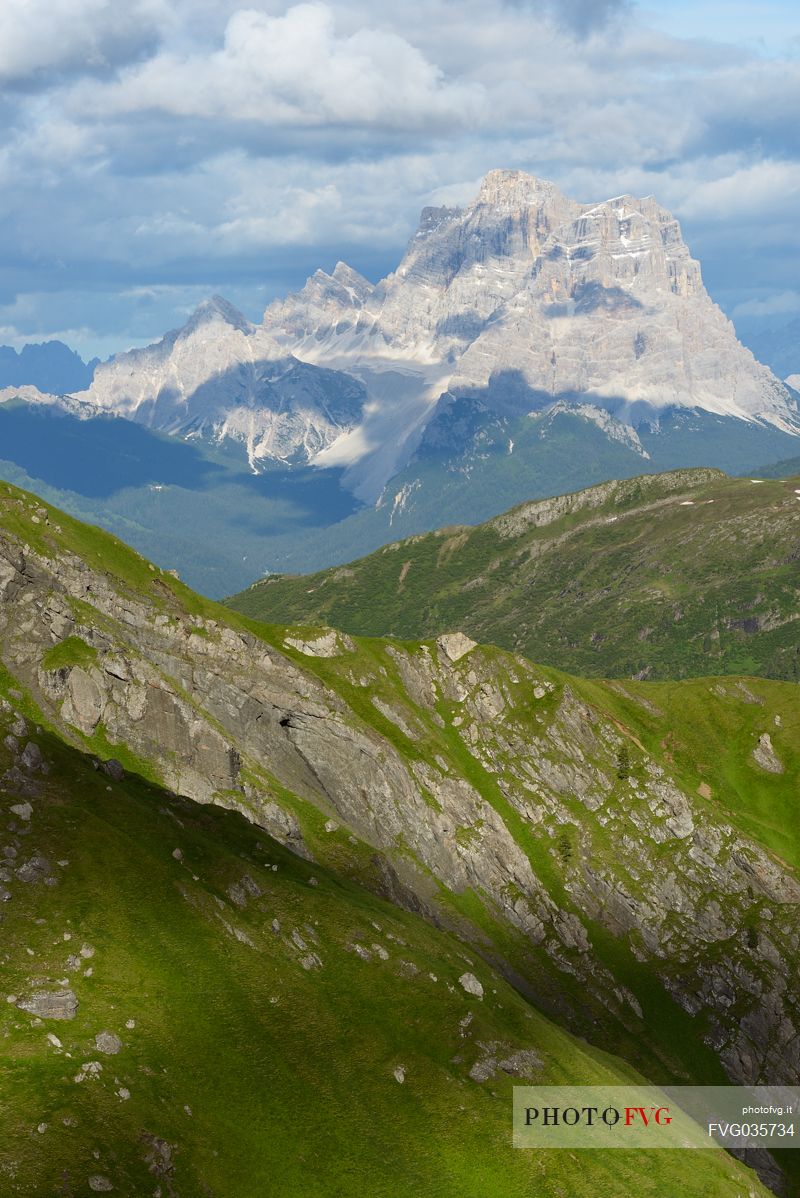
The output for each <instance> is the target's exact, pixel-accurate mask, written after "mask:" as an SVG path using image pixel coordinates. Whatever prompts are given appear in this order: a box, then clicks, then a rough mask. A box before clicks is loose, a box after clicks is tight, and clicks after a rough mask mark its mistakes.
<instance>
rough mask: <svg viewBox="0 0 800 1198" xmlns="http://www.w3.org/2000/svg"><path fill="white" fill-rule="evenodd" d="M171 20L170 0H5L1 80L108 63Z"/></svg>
mask: <svg viewBox="0 0 800 1198" xmlns="http://www.w3.org/2000/svg"><path fill="white" fill-rule="evenodd" d="M171 24H172V17H171V14H170V6H169V3H168V0H126V3H125V4H124V5H121V4H119V3H115V0H3V3H2V9H0V81H3V80H7V81H8V80H19V79H24V78H25V77H26V76H28V75H30V74H31V73H33V72H36V71H40V70H42V69H51V70H52V69H58V68H62V67H70V66H74V65H80V66H81V67H82V68H84V69H86V68H89V69H91V68H96V67H100V66H104V65H107V64H108V63H109V62H110V61H113V60H115V59H116V58H117V57H118V56H119V55H120V54H122V55H124V54H125V53H131V52H133V53H135V52H136V51H138V50H139V49H141V48H143V47H144V46H146V45H147V44H148V43H149V42H150V41H151V40H152V38H153V37H154V36H155V35H156V34H157V33H159V32H161V31H163V30H165V29H167V28H168V27H169V26H170V25H171Z"/></svg>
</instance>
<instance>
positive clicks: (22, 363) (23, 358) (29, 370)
mask: <svg viewBox="0 0 800 1198" xmlns="http://www.w3.org/2000/svg"><path fill="white" fill-rule="evenodd" d="M99 361H100V359H99V358H93V359H92V361H91V362H84V360H83V358H81V356H80V355H79V354H77V353H76V352H75V350H74V349H70V348H69V346H68V345H65V344H64V342H63V341H44V342H41V343H39V344H30V345H23V347H22V349H21V350H16V349H14V348H13V347H12V346H10V345H0V391H1V390H3V388H5V387H21V386H31V387H36V388H38V390H39V391H44V392H48V393H53V394H55V395H64V394H66V393H68V392H70V391H84V390H85V389H86V388H87V387H90V386H91V383H92V378H93V377H94V371H95V367H96V366H97V365H98V363H99Z"/></svg>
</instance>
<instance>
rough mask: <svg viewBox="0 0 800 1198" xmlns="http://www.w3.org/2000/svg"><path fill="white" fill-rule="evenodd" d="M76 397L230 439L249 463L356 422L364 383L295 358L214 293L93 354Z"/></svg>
mask: <svg viewBox="0 0 800 1198" xmlns="http://www.w3.org/2000/svg"><path fill="white" fill-rule="evenodd" d="M78 400H79V402H81V403H82V405H83V410H84V411H90V412H91V411H94V412H95V413H98V412H109V411H110V412H114V413H116V414H118V415H122V416H126V417H128V419H130V420H135V421H137V422H138V423H141V424H145V425H147V426H148V427H150V428H155V429H162V430H164V431H167V432H171V433H175V432H177V433H182V434H192V435H196V434H198V433H200V434H202V435H204V436H206V437H207V438H208V439H210V440H219V439H221V438H224V437H229V438H232V439H233V440H235V441H239V442H242V443H244V445H245V447H246V449H247V453H248V457H249V459H250V462H251V464H255V463H256V462H257V461H259V460H261V459H277V460H279V461H282V462H290V463H296V464H302V463H305V462H307V461H308V460H309V459H310V458H311V457H313V455H314V454H316V453H318V452H319V451H320V450H322V449H324V448H325V447H326V446H327V445H329V444H330V443H331V442H332V441H334V440H335V439H336V437H338V436H339V435H340V434H341V433H342V432H343V431H346V430H347V429H350V428H353V427H354V426H355V425H356V424H357V423H358V421H359V419H360V416H361V408H362V404H363V401H364V390H363V387H362V385H361V384H360V383H359V382H358V381H357V380H355V379H353V378H351V377H349V376H347V375H341V374H337V373H336V372H335V371H332V370H326V369H323V368H320V367H317V366H314V365H310V364H307V363H305V362H301V361H299V360H298V359H297V358H295V357H293V356H292V355H291V354H289V353H287V352H286V351H285V350H283V349H281V347H280V346H278V345H277V343H276V342H275V340H274V339H273V338H272V337H271V336H270V334H269V333H268V332H267V331H266V330H264V329H261V328H258V327H256V326H255V325H252V324H251V323H250V322H249V321H247V320H246V319H245V318H244V317H243V316H242V314H241V312H237V310H236V309H235V308H234V307H233V306H232V305H231V304H229V303H227V302H226V301H225V300H223V299H221V298H220V297H219V296H215V297H214V298H213V299H212V300H209V301H207V302H206V303H204V304H202V305H201V306H200V307H199V308H198V309H197V311H196V312H195V313H194V315H193V316H192V318H191V319H190V320H189V322H188V324H186V325H185V326H184V328H182V329H179V330H177V331H176V332H173V333H168V334H167V336H166V337H164V338H163V339H162V340H161V341H159V342H158V343H157V344H156V345H151V346H148V347H147V348H145V349H137V350H131V351H130V352H128V353H124V354H117V355H116V357H115V358H114V359H113V360H112V361H110V362H107V363H103V364H102V365H101V366H100V367H98V370H97V372H96V374H95V377H94V380H93V382H92V385H91V387H90V389H89V390H88V391H85V392H82V393H81V395H79V396H78Z"/></svg>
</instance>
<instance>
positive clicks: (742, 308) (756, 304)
mask: <svg viewBox="0 0 800 1198" xmlns="http://www.w3.org/2000/svg"><path fill="white" fill-rule="evenodd" d="M794 312H800V291H781V292H779V293H778V294H777V295H770V296H767V297H766V298H765V299H751V300H745V302H744V303H743V304H737V305H736V307H735V308H734V309H733V316H734V317H737V316H785V315H787V314H790V313H794Z"/></svg>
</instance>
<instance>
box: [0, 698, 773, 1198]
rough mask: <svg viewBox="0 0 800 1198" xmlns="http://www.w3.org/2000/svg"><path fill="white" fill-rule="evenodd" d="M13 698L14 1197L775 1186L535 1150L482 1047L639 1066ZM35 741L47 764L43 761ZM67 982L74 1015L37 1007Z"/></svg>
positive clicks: (8, 819)
mask: <svg viewBox="0 0 800 1198" xmlns="http://www.w3.org/2000/svg"><path fill="white" fill-rule="evenodd" d="M3 690H4V691H5V694H6V696H7V698H6V699H5V701H3V704H2V706H3V715H2V717H0V724H2V725H3V727H2V732H3V734H4V735H6V736H7V737H14V736H15V734H16V736H15V739H16V742H17V745H16V746H15V745H14V743H13V741H12V740H8V741H6V743H5V746H4V747H3V748H2V749H1V750H0V768H2V769H3V770H4V771H5V773H4V775H3V780H2V794H0V820H2V828H3V841H4V845H5V848H4V859H5V864H4V866H3V867H2V868H3V874H2V877H3V878H4V879H5V880H4V881H3V882H2V889H3V893H4V895H5V896H6V898H7V901H6V902H4V904H3V912H2V967H3V987H4V995H3V997H4V998H5V999H7V1001H4V1002H3V1003H2V1005H0V1059H1V1060H2V1074H3V1084H2V1089H1V1090H0V1116H2V1117H1V1118H0V1192H2V1193H3V1194H4V1195H9V1196H10V1195H15V1194H19V1195H24V1196H25V1198H39V1196H41V1198H45V1196H49V1195H65V1196H66V1195H82V1194H88V1193H91V1192H112V1191H113V1192H115V1193H119V1194H124V1195H139V1194H142V1195H143V1194H153V1193H160V1194H162V1195H175V1196H180V1198H194V1196H195V1195H196V1196H203V1198H250V1196H251V1195H252V1196H253V1198H256V1196H258V1198H263V1195H265V1194H275V1195H281V1196H282V1198H283V1196H287V1198H289V1196H294V1195H297V1196H301V1195H302V1196H303V1198H306V1196H320V1198H321V1196H328V1195H330V1196H333V1195H345V1194H364V1195H367V1194H369V1195H370V1196H373V1195H374V1196H375V1198H380V1196H383V1195H385V1196H387V1198H390V1196H391V1198H394V1196H400V1195H407V1194H411V1193H414V1194H419V1195H442V1196H443V1198H444V1196H449V1195H454V1194H459V1195H464V1196H474V1198H490V1196H492V1195H496V1196H497V1198H511V1196H513V1195H520V1196H521V1198H522V1196H523V1195H526V1196H527V1195H531V1194H533V1193H535V1194H537V1195H543V1196H552V1198H556V1196H563V1195H570V1198H583V1196H586V1198H589V1196H591V1198H594V1196H595V1195H596V1194H598V1193H604V1194H612V1193H613V1194H614V1195H618V1196H623V1195H637V1198H638V1196H639V1195H652V1198H663V1196H665V1195H677V1194H681V1195H684V1196H687V1198H690V1196H692V1195H697V1196H698V1198H699V1196H700V1195H703V1196H704V1198H714V1196H719V1198H734V1196H737V1198H739V1196H741V1198H745V1196H748V1198H752V1196H756V1195H761V1194H765V1193H766V1191H765V1190H764V1189H763V1188H762V1187H761V1185H760V1184H759V1183H758V1181H757V1180H756V1179H755V1177H754V1176H753V1175H752V1174H751V1173H749V1171H748V1170H746V1169H745V1168H743V1167H742V1166H740V1165H739V1164H738V1163H737V1162H735V1161H733V1160H732V1159H731V1158H728V1157H727V1156H725V1155H724V1154H722V1153H721V1152H716V1151H709V1152H699V1153H698V1152H694V1153H691V1154H682V1153H674V1152H673V1153H655V1154H651V1155H649V1156H648V1159H647V1168H646V1169H645V1168H643V1161H642V1157H641V1155H640V1154H636V1153H630V1154H629V1153H620V1152H615V1153H607V1154H603V1153H592V1154H581V1155H580V1156H576V1155H574V1154H570V1153H566V1152H548V1153H536V1152H523V1151H518V1150H515V1149H513V1148H512V1147H511V1139H510V1132H511V1127H510V1118H511V1098H512V1086H513V1084H514V1081H515V1079H514V1078H513V1077H512V1076H509V1074H507V1073H505V1072H504V1071H503V1070H502V1069H501V1070H498V1071H497V1075H496V1076H495V1077H493V1078H491V1079H490V1080H489V1081H488V1082H486V1083H479V1082H477V1081H475V1080H473V1079H472V1078H471V1077H470V1069H471V1068H472V1067H473V1066H474V1064H475V1063H476V1062H477V1061H479V1060H482V1059H484V1058H485V1057H486V1056H488V1055H494V1056H500V1057H502V1056H510V1055H512V1054H514V1053H519V1052H525V1053H527V1054H529V1056H528V1058H527V1061H528V1070H529V1076H530V1077H531V1078H532V1079H533V1080H537V1081H541V1082H543V1083H548V1082H549V1083H570V1082H574V1083H581V1084H590V1083H598V1084H599V1083H603V1084H606V1083H614V1082H620V1081H628V1080H635V1075H634V1074H633V1072H632V1071H631V1070H630V1069H628V1068H627V1067H625V1066H624V1065H622V1064H621V1063H620V1062H618V1061H615V1060H614V1059H613V1058H611V1057H608V1056H606V1055H605V1054H603V1053H600V1052H597V1051H593V1050H591V1049H589V1048H588V1047H587V1046H586V1045H584V1044H581V1043H579V1042H577V1041H576V1040H574V1039H572V1038H571V1037H570V1036H568V1035H567V1034H566V1033H564V1032H562V1031H560V1030H559V1029H557V1028H556V1027H555V1026H553V1025H552V1024H551V1023H549V1022H548V1021H547V1020H546V1019H544V1018H543V1017H542V1016H541V1015H539V1014H538V1013H537V1012H535V1011H534V1010H533V1009H532V1008H531V1007H530V1006H529V1005H528V1004H527V1003H526V1002H525V1001H524V1000H523V999H522V998H521V997H520V996H519V995H518V994H517V993H516V992H515V991H514V990H512V989H511V988H510V987H509V985H508V984H507V983H506V982H505V981H503V980H502V979H501V978H500V977H499V976H498V975H496V974H494V973H493V972H492V971H491V970H490V969H489V967H488V966H487V965H486V964H485V963H484V962H483V961H481V960H480V959H479V958H475V957H473V956H472V955H467V954H466V953H465V951H464V949H463V946H462V945H460V944H459V943H458V942H457V941H454V940H453V939H452V938H450V937H448V936H446V935H444V934H442V933H440V932H437V931H436V930H434V929H432V928H431V927H430V926H428V925H427V924H425V923H424V922H423V921H422V920H420V919H419V918H417V917H415V916H414V915H411V914H408V913H406V912H402V911H399V910H397V909H395V908H393V907H391V906H389V904H387V903H385V902H382V901H381V900H379V899H377V898H374V897H372V896H370V895H368V894H366V893H365V892H364V891H363V890H361V889H359V888H357V887H356V886H354V885H353V884H351V883H349V882H347V881H345V880H343V879H342V878H339V877H337V876H336V875H334V874H332V873H330V872H329V871H327V870H325V869H324V868H320V867H319V866H316V865H311V864H309V863H308V862H306V861H303V860H301V859H299V858H297V857H295V856H293V855H292V854H291V853H289V852H287V851H286V850H284V849H282V848H281V847H280V846H279V845H277V844H276V843H275V842H274V841H272V840H270V839H269V838H268V837H266V836H265V835H264V834H263V833H262V832H261V831H260V830H259V829H257V828H254V827H252V826H251V825H249V824H247V823H246V822H245V821H244V820H243V819H242V818H241V817H240V816H238V815H236V814H233V813H231V812H225V811H220V810H217V809H215V808H211V807H198V806H196V805H194V804H192V803H190V802H188V801H185V800H181V799H178V798H175V797H174V796H172V795H169V794H167V793H165V792H163V791H160V790H159V789H158V788H156V787H152V786H148V785H147V784H145V783H143V782H141V781H140V780H138V779H136V778H126V779H124V780H122V781H113V780H112V779H111V778H109V777H108V776H107V775H106V774H105V773H103V772H102V771H99V770H95V769H93V768H92V767H91V763H90V760H89V759H88V758H86V757H84V756H82V755H81V754H79V753H77V752H76V751H75V750H74V749H72V748H70V747H67V746H65V745H64V743H63V742H61V741H60V740H59V739H58V738H57V737H56V736H54V735H52V734H50V733H48V732H46V731H42V730H41V726H39V727H38V728H37V727H35V726H34V725H33V723H32V718H33V719H35V718H36V715H37V713H36V712H35V711H33V710H32V709H31V708H30V706H26V705H25V703H24V702H23V701H21V699H20V695H19V691H18V690H17V689H16V688H15V687H14V686H13V685H9V684H8V683H6V684H5V685H4V687H3ZM20 709H21V710H22V711H24V712H25V715H26V716H27V719H25V717H24V716H22V715H21V711H20ZM24 725H27V727H26V728H25V731H24V732H23V731H22V729H23V726H24ZM30 744H35V745H36V746H37V747H38V748H39V749H40V750H41V753H42V757H43V761H42V765H41V766H40V765H38V764H36V763H34V765H33V767H32V768H27V767H23V768H22V769H21V770H20V766H19V752H18V750H19V748H20V747H21V746H22V745H30ZM29 755H30V754H29ZM42 766H43V768H42ZM15 792H16V793H15ZM20 792H22V793H20ZM25 804H28V806H29V808H30V810H28V811H25V810H24V805H25ZM15 807H16V808H17V811H14V810H13V808H15ZM20 807H23V811H22V813H21V814H20V811H19V808H20ZM31 862H34V863H35V865H34V866H33V867H30V866H29V863H31ZM365 958H367V959H365ZM307 966H310V967H307ZM467 970H469V971H471V972H473V973H475V974H476V975H477V976H478V978H479V979H480V980H481V982H482V984H483V986H484V998H483V1000H479V999H477V998H475V997H474V996H471V995H469V994H467V993H466V992H465V991H464V990H463V988H462V987H461V986H460V985H459V982H458V978H459V977H460V976H461V975H462V974H463V973H464V972H465V971H467ZM67 989H69V990H71V991H72V992H74V994H75V996H76V997H77V1000H78V1007H77V1014H76V1015H75V1017H74V1018H73V1019H71V1020H54V1019H42V1018H39V1017H37V1016H35V1015H32V1014H30V1013H26V1012H25V1011H24V1010H23V1009H21V1008H20V1007H19V1006H18V1005H17V1004H18V1003H19V1002H24V1001H25V1000H26V998H27V997H28V996H30V994H32V993H37V992H40V991H46V992H64V991H66V990H67ZM102 1033H111V1034H113V1035H114V1036H116V1037H117V1038H118V1041H119V1042H120V1043H119V1048H118V1051H116V1052H115V1053H113V1054H107V1053H105V1052H104V1051H102V1050H101V1049H100V1048H98V1044H97V1040H96V1037H97V1036H98V1035H101V1036H102ZM101 1042H103V1041H101ZM103 1043H104V1042H103ZM398 1071H402V1072H401V1073H400V1072H398ZM399 1076H402V1078H403V1080H402V1081H400V1080H398V1077H399Z"/></svg>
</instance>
